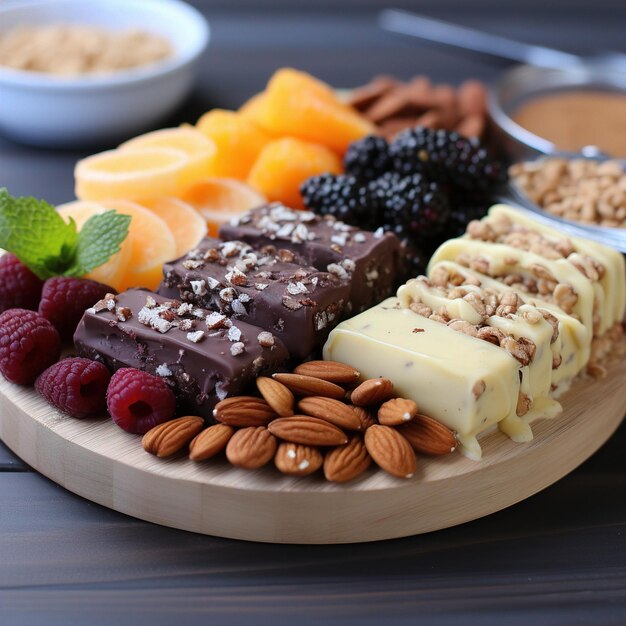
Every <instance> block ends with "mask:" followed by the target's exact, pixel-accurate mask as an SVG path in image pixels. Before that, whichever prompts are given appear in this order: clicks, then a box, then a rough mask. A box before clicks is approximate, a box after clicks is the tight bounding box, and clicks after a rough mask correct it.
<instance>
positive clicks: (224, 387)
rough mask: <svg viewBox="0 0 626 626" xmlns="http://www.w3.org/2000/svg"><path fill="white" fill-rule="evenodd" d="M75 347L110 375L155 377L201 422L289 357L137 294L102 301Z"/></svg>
mask: <svg viewBox="0 0 626 626" xmlns="http://www.w3.org/2000/svg"><path fill="white" fill-rule="evenodd" d="M74 345H75V346H76V351H77V353H78V354H79V355H80V356H85V357H87V358H90V359H94V360H96V361H101V362H102V363H104V364H105V365H107V366H108V367H109V368H110V369H112V370H117V369H119V368H122V367H134V368H137V369H140V370H144V371H146V372H149V373H150V374H154V375H156V376H161V377H162V378H163V379H164V380H165V381H166V382H167V383H168V384H169V385H170V386H171V387H172V389H173V390H174V391H175V393H176V396H177V398H178V401H179V404H180V409H181V410H182V411H184V412H186V413H189V414H192V415H202V416H203V417H205V418H209V417H210V416H211V414H212V410H213V407H214V406H215V405H216V404H217V402H219V401H220V400H223V399H224V398H226V397H227V396H231V395H238V394H241V393H242V392H244V391H245V389H246V387H247V386H249V385H250V384H252V383H253V381H254V379H255V378H256V377H257V376H259V375H262V374H265V373H269V372H273V371H274V370H276V369H278V368H279V367H281V366H282V365H283V364H284V363H285V362H286V361H287V359H288V358H289V354H288V352H287V349H286V348H285V346H284V345H283V343H282V342H281V340H280V339H279V338H278V337H276V336H275V335H274V334H272V333H271V332H268V331H266V330H264V329H262V328H258V327H256V326H253V325H251V324H247V323H245V322H242V321H240V320H231V319H230V318H229V317H227V316H225V315H222V314H221V313H218V312H215V311H207V310H205V309H202V308H200V307H198V306H194V305H191V304H189V303H183V302H180V301H177V300H173V299H168V298H166V297H163V296H161V295H158V294H154V293H152V292H150V291H147V290H144V289H130V290H128V291H126V292H124V293H121V294H119V295H117V296H113V295H108V296H107V298H106V299H105V300H103V301H100V302H98V303H96V304H95V305H94V306H93V307H91V308H90V309H88V310H87V311H86V312H85V314H84V316H83V319H82V320H81V322H80V324H79V325H78V328H77V329H76V333H75V334H74Z"/></svg>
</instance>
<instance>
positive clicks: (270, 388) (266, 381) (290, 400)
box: [256, 376, 295, 417]
mask: <svg viewBox="0 0 626 626" xmlns="http://www.w3.org/2000/svg"><path fill="white" fill-rule="evenodd" d="M256 386H257V389H258V390H259V392H260V393H261V395H262V396H263V398H264V399H265V402H267V403H268V404H269V405H270V407H272V409H274V411H275V412H276V414H277V415H280V417H288V416H289V415H293V404H294V402H295V399H294V397H293V394H292V393H291V391H289V389H287V387H285V385H283V384H282V383H279V382H278V381H277V380H274V379H273V378H267V377H266V376H259V378H257V379H256Z"/></svg>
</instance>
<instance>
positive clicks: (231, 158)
mask: <svg viewBox="0 0 626 626" xmlns="http://www.w3.org/2000/svg"><path fill="white" fill-rule="evenodd" d="M196 128H197V129H198V130H199V131H200V132H201V133H202V134H204V135H205V136H206V137H208V138H209V139H212V140H213V141H214V142H215V145H216V147H217V153H216V156H215V159H214V160H213V163H212V165H211V167H210V168H209V172H208V175H209V176H221V177H226V178H238V179H240V180H245V179H246V177H247V176H248V173H249V172H250V168H251V167H252V165H253V164H254V162H255V161H256V159H257V157H258V156H259V153H260V152H261V150H262V149H263V147H264V146H265V145H266V144H267V143H269V142H270V141H271V139H272V137H271V135H269V134H268V133H267V132H265V131H264V130H263V129H262V128H259V127H258V126H257V125H256V124H254V123H252V122H251V121H250V120H249V119H247V118H245V117H243V116H241V115H239V114H238V113H236V112H235V111H225V110H223V109H213V110H212V111H209V112H208V113H205V114H204V115H203V116H202V117H201V118H200V119H199V120H198V123H197V125H196Z"/></svg>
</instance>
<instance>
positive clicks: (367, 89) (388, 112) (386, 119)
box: [348, 76, 487, 140]
mask: <svg viewBox="0 0 626 626" xmlns="http://www.w3.org/2000/svg"><path fill="white" fill-rule="evenodd" d="M348 103H349V104H350V105H351V106H353V107H354V108H355V109H357V110H358V111H360V112H361V114H362V115H363V116H364V117H366V118H367V119H368V120H370V122H373V123H374V124H376V126H378V130H379V132H380V134H381V135H382V136H383V137H385V139H388V140H392V139H393V138H394V137H395V136H396V135H397V134H398V133H399V132H400V131H402V130H404V129H405V128H413V127H414V126H424V127H426V128H432V129H436V130H438V129H443V130H448V131H452V130H454V131H456V132H457V133H459V134H460V135H463V136H465V137H478V138H480V137H482V136H483V134H484V132H485V126H486V116H487V91H486V89H485V86H484V85H483V84H482V83H481V82H479V81H477V80H468V81H466V82H464V83H463V84H462V85H461V86H460V87H458V88H455V87H453V86H452V85H446V84H440V85H432V84H431V82H430V79H429V78H428V77H427V76H415V77H414V78H412V79H411V80H409V81H408V82H406V83H404V82H402V81H399V80H397V79H395V78H391V77H389V76H377V77H376V78H374V80H372V82H370V83H368V84H367V85H363V86H362V87H357V88H356V89H354V90H352V92H351V93H350V97H349V99H348Z"/></svg>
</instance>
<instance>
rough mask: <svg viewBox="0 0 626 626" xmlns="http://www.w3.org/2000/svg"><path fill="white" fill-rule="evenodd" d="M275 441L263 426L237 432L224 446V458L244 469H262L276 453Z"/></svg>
mask: <svg viewBox="0 0 626 626" xmlns="http://www.w3.org/2000/svg"><path fill="white" fill-rule="evenodd" d="M277 445H278V444H277V441H276V438H275V437H274V435H272V434H271V433H270V431H269V430H267V428H265V427H264V426H250V427H248V428H242V429H241V430H238V431H237V432H236V433H235V434H234V435H233V436H232V437H231V438H230V441H229V442H228V444H227V445H226V458H227V459H228V460H229V461H230V462H231V463H232V464H233V465H234V466H235V467H243V468H245V469H257V468H259V467H263V465H265V464H266V463H267V462H268V461H270V460H271V459H272V457H273V456H274V454H275V453H276V446H277Z"/></svg>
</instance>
